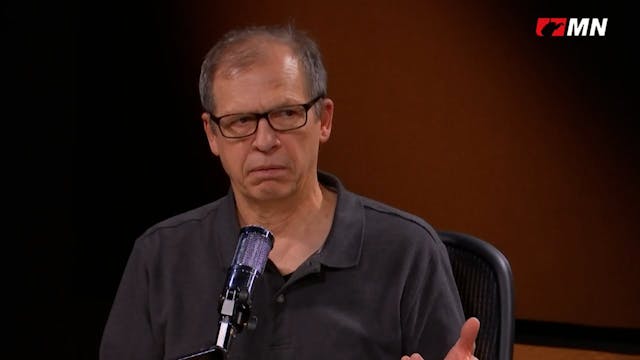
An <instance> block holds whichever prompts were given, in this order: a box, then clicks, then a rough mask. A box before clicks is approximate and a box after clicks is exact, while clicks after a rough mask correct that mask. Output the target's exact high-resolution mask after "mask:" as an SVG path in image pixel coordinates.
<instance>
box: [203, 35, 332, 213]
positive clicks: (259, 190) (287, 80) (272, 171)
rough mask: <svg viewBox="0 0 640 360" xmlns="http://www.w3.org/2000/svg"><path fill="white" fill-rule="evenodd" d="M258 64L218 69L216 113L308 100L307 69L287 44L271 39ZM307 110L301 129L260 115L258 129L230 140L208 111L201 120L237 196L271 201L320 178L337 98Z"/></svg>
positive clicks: (300, 190)
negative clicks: (278, 125)
mask: <svg viewBox="0 0 640 360" xmlns="http://www.w3.org/2000/svg"><path fill="white" fill-rule="evenodd" d="M271 45H272V46H270V47H269V48H268V50H266V52H265V54H264V56H261V57H260V59H259V60H258V62H257V63H256V64H253V65H251V66H249V67H248V68H244V69H242V70H231V71H223V72H218V73H217V74H216V76H215V81H214V87H213V94H214V96H215V99H216V109H215V114H214V115H216V116H222V115H226V114H232V113H244V112H256V113H262V112H266V111H270V110H272V109H274V108H278V107H282V106H287V105H295V104H302V103H306V102H308V101H309V100H311V99H310V96H312V95H315V94H307V93H306V91H305V82H304V77H303V71H304V70H303V69H302V68H301V65H300V64H299V63H298V61H297V60H296V58H295V57H294V56H293V55H292V54H291V51H290V50H289V48H288V47H286V46H285V45H282V44H279V43H273V44H271ZM316 106H318V107H322V115H320V116H318V115H317V114H316V111H315V108H311V109H310V110H309V111H308V112H307V116H308V121H307V124H306V125H305V126H304V127H302V128H300V129H296V130H291V131H287V132H278V131H275V130H273V129H272V128H271V127H270V126H269V124H268V123H267V121H266V119H261V120H259V123H258V129H257V131H256V133H254V134H253V135H250V136H248V137H246V138H241V139H228V138H225V137H223V136H222V134H221V133H220V129H218V128H217V125H215V124H212V123H211V122H210V121H208V120H209V117H208V115H207V114H203V116H202V119H203V123H204V127H205V132H206V134H207V137H208V140H209V146H210V148H211V151H212V152H213V153H214V154H215V155H217V156H219V157H220V160H221V162H222V166H223V167H224V169H225V171H226V172H227V174H228V175H229V178H230V180H231V186H232V188H233V190H234V193H235V195H236V197H238V196H242V197H244V198H245V200H247V201H262V202H270V201H277V200H284V199H288V198H292V197H295V196H296V195H300V194H302V193H303V192H304V191H305V190H306V189H309V188H310V186H312V185H313V184H314V183H315V181H316V178H317V175H316V171H317V158H318V148H319V145H320V143H323V142H325V141H327V140H328V139H329V135H330V133H331V118H332V116H333V103H332V102H331V100H329V99H324V100H323V99H321V100H320V101H318V103H317V105H316Z"/></svg>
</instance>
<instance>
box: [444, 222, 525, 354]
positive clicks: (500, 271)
mask: <svg viewBox="0 0 640 360" xmlns="http://www.w3.org/2000/svg"><path fill="white" fill-rule="evenodd" d="M438 235H439V236H440V239H441V240H442V241H443V242H444V244H445V245H446V247H447V251H448V253H449V259H450V261H451V267H452V269H453V275H454V277H455V280H456V284H457V286H458V291H459V292H460V299H461V301H462V307H463V309H464V313H465V316H466V317H467V318H469V317H471V316H475V317H477V318H478V319H479V320H480V332H479V333H478V337H477V339H476V351H475V356H476V357H477V358H478V359H482V360H494V359H495V360H511V359H512V357H513V342H514V331H515V320H514V310H513V307H514V290H513V277H512V273H511V265H510V264H509V261H508V260H507V258H506V257H505V256H504V254H502V252H500V250H498V249H497V248H496V247H494V246H493V245H491V244H489V243H488V242H486V241H484V240H482V239H479V238H477V237H474V236H471V235H469V234H464V233H460V232H453V231H438Z"/></svg>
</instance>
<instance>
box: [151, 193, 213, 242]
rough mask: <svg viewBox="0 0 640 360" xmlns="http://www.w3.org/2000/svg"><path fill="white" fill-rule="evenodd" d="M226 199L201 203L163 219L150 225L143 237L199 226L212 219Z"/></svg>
mask: <svg viewBox="0 0 640 360" xmlns="http://www.w3.org/2000/svg"><path fill="white" fill-rule="evenodd" d="M224 201H225V198H224V197H223V198H220V199H218V200H215V201H213V202H210V203H207V204H204V205H201V206H199V207H196V208H193V209H190V210H186V211H184V212H182V213H179V214H176V215H173V216H171V217H169V218H166V219H164V220H161V221H159V222H157V223H156V224H154V225H152V226H151V227H149V228H148V229H147V230H146V231H145V232H144V234H143V235H142V237H145V236H150V235H152V234H154V233H157V232H159V231H160V232H163V231H185V230H187V229H189V228H198V227H200V226H201V225H202V224H203V223H206V222H210V221H212V219H213V218H214V217H215V216H216V215H217V214H218V212H219V211H220V208H221V206H222V204H223V203H224Z"/></svg>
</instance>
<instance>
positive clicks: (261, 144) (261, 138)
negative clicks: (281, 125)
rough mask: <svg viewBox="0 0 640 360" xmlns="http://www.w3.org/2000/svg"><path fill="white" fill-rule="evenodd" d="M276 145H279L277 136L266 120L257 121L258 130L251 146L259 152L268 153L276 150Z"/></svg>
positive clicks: (263, 118)
mask: <svg viewBox="0 0 640 360" xmlns="http://www.w3.org/2000/svg"><path fill="white" fill-rule="evenodd" d="M263 120H264V121H263ZM278 145H280V139H279V138H278V134H277V132H276V131H275V130H273V128H272V127H271V125H270V124H269V121H267V118H266V117H262V118H260V119H258V128H257V129H256V133H255V138H254V139H253V146H254V147H255V148H256V149H258V150H259V151H262V152H269V151H272V150H273V149H275V148H277V147H278Z"/></svg>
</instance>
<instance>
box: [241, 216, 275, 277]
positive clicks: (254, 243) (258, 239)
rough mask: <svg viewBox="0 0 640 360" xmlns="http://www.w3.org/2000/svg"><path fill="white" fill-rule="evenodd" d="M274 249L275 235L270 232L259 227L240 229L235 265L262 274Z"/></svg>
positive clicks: (251, 226) (252, 226)
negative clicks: (243, 266)
mask: <svg viewBox="0 0 640 360" xmlns="http://www.w3.org/2000/svg"><path fill="white" fill-rule="evenodd" d="M272 248H273V234H272V233H271V232H270V231H269V230H267V229H265V228H263V227H261V226H257V225H250V226H245V227H243V228H242V229H240V238H239V240H238V247H237V249H236V254H235V256H234V259H233V264H236V265H245V266H249V267H251V268H252V269H255V270H257V271H258V272H259V273H262V272H263V271H264V267H265V265H266V264H267V259H268V257H269V252H270V251H271V249H272Z"/></svg>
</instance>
